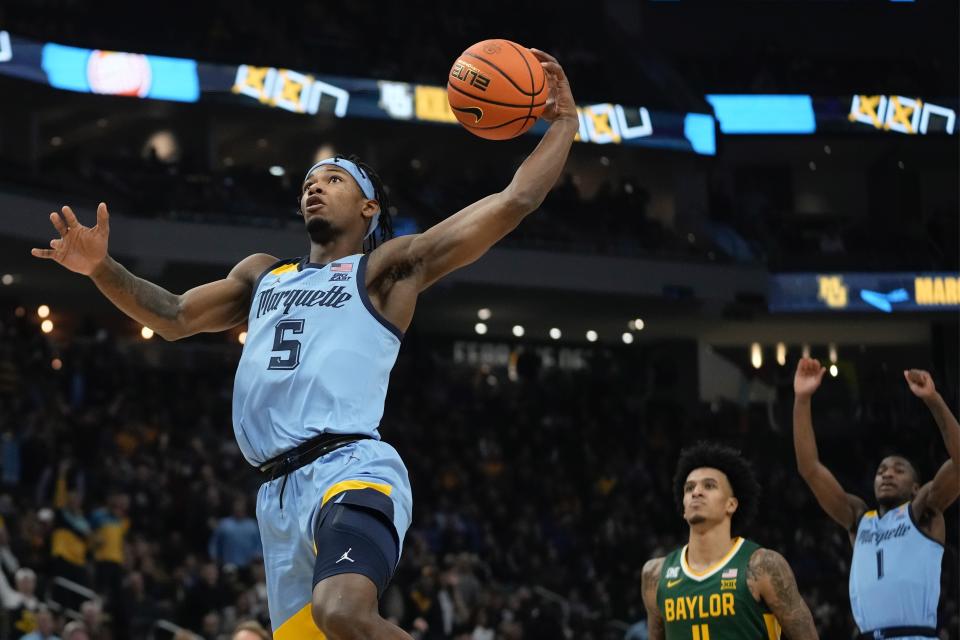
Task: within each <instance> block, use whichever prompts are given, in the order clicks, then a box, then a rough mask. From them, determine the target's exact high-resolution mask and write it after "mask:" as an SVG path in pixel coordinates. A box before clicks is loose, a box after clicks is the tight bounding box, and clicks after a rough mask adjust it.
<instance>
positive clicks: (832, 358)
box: [830, 342, 837, 364]
mask: <svg viewBox="0 0 960 640" xmlns="http://www.w3.org/2000/svg"><path fill="white" fill-rule="evenodd" d="M830 362H831V363H832V364H837V345H836V344H834V343H832V342H831V343H830Z"/></svg>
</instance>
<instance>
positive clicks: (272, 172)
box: [270, 164, 286, 178]
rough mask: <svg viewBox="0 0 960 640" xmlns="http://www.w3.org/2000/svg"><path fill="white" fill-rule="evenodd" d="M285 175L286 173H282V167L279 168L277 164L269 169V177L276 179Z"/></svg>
mask: <svg viewBox="0 0 960 640" xmlns="http://www.w3.org/2000/svg"><path fill="white" fill-rule="evenodd" d="M285 173H286V171H284V169H283V167H281V166H280V165H278V164H275V165H273V166H272V167H270V175H272V176H276V177H277V178H282V177H283V174H285Z"/></svg>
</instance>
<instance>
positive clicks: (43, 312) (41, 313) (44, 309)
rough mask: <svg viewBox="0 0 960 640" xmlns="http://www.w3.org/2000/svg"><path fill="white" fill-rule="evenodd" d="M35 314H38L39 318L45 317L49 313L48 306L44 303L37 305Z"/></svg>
mask: <svg viewBox="0 0 960 640" xmlns="http://www.w3.org/2000/svg"><path fill="white" fill-rule="evenodd" d="M37 315H38V316H40V317H41V318H46V317H47V316H49V315H50V307H48V306H47V305H45V304H42V305H40V306H39V307H37Z"/></svg>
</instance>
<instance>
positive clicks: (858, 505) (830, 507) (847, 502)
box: [793, 358, 867, 531]
mask: <svg viewBox="0 0 960 640" xmlns="http://www.w3.org/2000/svg"><path fill="white" fill-rule="evenodd" d="M825 371H826V369H825V368H824V367H822V366H821V365H820V361H818V360H814V359H813V358H801V359H800V362H798V363H797V373H796V375H795V376H794V378H793V392H794V401H793V450H794V453H795V454H796V456H797V469H798V470H799V471H800V475H801V476H802V477H803V479H804V481H805V482H806V483H807V486H809V487H810V490H811V491H813V495H814V496H816V498H817V502H819V503H820V506H821V507H822V508H823V510H824V511H826V512H827V515H829V516H830V517H831V518H833V519H834V520H835V521H836V522H837V523H838V524H839V525H840V526H842V527H843V528H844V529H846V530H847V531H852V530H853V528H854V527H855V526H856V524H857V521H858V520H859V519H860V516H861V515H863V513H864V511H866V508H867V505H866V503H865V502H864V501H863V500H862V499H860V498H858V497H857V496H854V495H850V494H849V493H847V492H846V491H844V490H843V487H842V486H840V483H839V482H838V481H837V478H836V477H835V476H834V475H833V473H831V472H830V470H829V469H827V467H826V466H825V465H824V464H823V463H822V462H820V454H819V452H818V451H817V440H816V438H815V437H814V434H813V412H812V409H811V402H812V398H813V394H814V393H815V392H816V391H817V389H818V388H819V387H820V382H821V381H822V380H823V374H824V372H825Z"/></svg>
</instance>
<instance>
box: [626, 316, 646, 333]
mask: <svg viewBox="0 0 960 640" xmlns="http://www.w3.org/2000/svg"><path fill="white" fill-rule="evenodd" d="M630 324H631V325H632V326H631V327H630V328H631V329H636V330H637V331H643V328H644V327H645V326H646V324H645V323H644V322H643V318H635V319H634V320H633V321H632V322H631V323H630Z"/></svg>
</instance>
